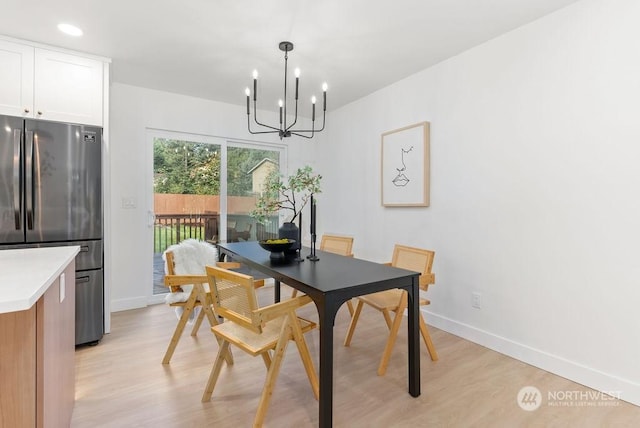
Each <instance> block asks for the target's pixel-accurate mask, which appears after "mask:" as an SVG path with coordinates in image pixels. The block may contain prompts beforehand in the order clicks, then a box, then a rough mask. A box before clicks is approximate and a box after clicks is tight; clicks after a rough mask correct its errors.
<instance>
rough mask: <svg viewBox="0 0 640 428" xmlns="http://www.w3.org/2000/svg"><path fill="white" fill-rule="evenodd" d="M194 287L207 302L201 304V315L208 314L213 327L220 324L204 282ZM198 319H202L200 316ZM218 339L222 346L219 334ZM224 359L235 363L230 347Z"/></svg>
mask: <svg viewBox="0 0 640 428" xmlns="http://www.w3.org/2000/svg"><path fill="white" fill-rule="evenodd" d="M194 287H196V288H194V289H195V290H196V292H197V293H198V299H199V300H200V302H205V303H202V305H201V306H202V307H201V309H200V315H201V316H203V317H204V316H205V315H206V317H207V320H209V325H210V326H211V327H213V326H216V325H218V324H220V322H219V321H218V317H217V316H216V313H215V312H214V310H213V302H212V301H211V297H210V296H209V295H207V293H206V292H205V291H204V288H203V287H202V284H196V285H195V286H194ZM198 320H200V316H198ZM200 322H202V321H200ZM194 328H195V327H194ZM216 341H217V342H218V346H222V339H220V338H219V337H218V336H216ZM224 359H225V360H226V361H227V364H228V365H230V366H231V365H233V354H232V353H231V348H229V350H228V351H227V354H226V355H225V356H224Z"/></svg>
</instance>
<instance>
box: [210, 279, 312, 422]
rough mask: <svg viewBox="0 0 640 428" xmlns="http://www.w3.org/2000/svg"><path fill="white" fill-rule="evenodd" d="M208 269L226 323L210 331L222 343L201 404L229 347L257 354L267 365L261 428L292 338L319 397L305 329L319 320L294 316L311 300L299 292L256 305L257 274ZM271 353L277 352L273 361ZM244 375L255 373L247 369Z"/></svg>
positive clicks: (259, 414)
mask: <svg viewBox="0 0 640 428" xmlns="http://www.w3.org/2000/svg"><path fill="white" fill-rule="evenodd" d="M206 270H207V276H208V279H209V286H210V288H211V291H212V294H213V307H214V309H215V311H216V313H218V314H219V315H221V316H222V317H223V318H224V319H225V322H223V323H221V324H218V325H215V326H213V327H211V331H212V332H213V334H215V335H216V337H217V338H218V339H219V340H221V341H222V345H221V346H220V349H219V351H218V355H217V356H216V359H215V362H214V364H213V367H212V369H211V374H210V375H209V380H208V381H207V385H206V387H205V390H204V393H203V394H202V402H207V401H210V400H211V395H212V394H213V390H214V388H215V386H216V383H217V381H218V378H219V377H220V371H221V369H222V364H223V361H224V358H225V357H226V356H227V354H228V351H229V347H230V345H234V346H236V347H238V348H240V349H242V350H243V351H245V352H246V353H248V354H249V355H252V356H254V357H256V356H258V355H259V356H261V357H262V359H263V361H264V364H265V366H266V367H267V377H266V380H265V382H264V387H263V389H262V395H261V397H260V402H259V404H258V410H257V412H256V416H255V419H254V422H253V426H254V427H261V426H262V423H263V422H264V418H265V416H266V412H267V408H268V407H269V401H270V400H271V395H272V394H273V389H274V387H275V383H276V379H277V377H278V373H279V371H280V366H281V364H282V360H283V358H284V355H285V352H286V349H287V345H288V344H289V341H290V340H293V341H294V342H295V343H296V346H297V348H298V353H299V354H300V357H301V359H302V364H303V365H304V368H305V371H306V374H307V377H308V378H309V382H310V383H311V389H312V390H313V394H314V395H315V398H316V400H317V399H318V397H319V385H318V377H317V374H316V371H315V368H314V366H313V361H312V359H311V355H310V354H309V348H308V347H307V343H306V341H305V339H304V333H306V332H308V331H310V330H312V329H314V328H316V324H315V323H313V322H311V321H308V320H305V319H302V318H299V317H298V316H297V315H296V310H297V309H298V308H300V307H301V306H303V305H306V304H307V303H309V302H311V298H310V297H309V296H299V297H296V298H293V299H289V300H285V301H282V302H279V303H275V304H272V305H269V306H265V307H258V303H257V299H256V292H255V288H254V287H253V283H254V281H253V277H251V276H248V275H244V274H241V273H237V272H233V271H229V270H226V269H220V268H217V267H213V266H207V268H206ZM270 351H273V359H272V356H271V354H270ZM246 375H247V376H252V375H251V374H249V373H246Z"/></svg>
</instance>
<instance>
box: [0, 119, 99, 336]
mask: <svg viewBox="0 0 640 428" xmlns="http://www.w3.org/2000/svg"><path fill="white" fill-rule="evenodd" d="M101 146H102V128H97V127H94V126H84V125H73V124H66V123H58V122H46V121H42V120H29V119H26V120H25V119H22V118H18V117H9V116H0V250H1V249H8V248H27V247H45V246H61V245H79V246H80V253H79V254H78V256H77V257H76V345H79V344H85V343H91V344H95V343H98V341H99V340H100V339H101V338H102V336H103V334H104V286H103V245H102V181H101V180H102V179H101V177H102V161H101V153H102V147H101ZM16 286H19V284H16Z"/></svg>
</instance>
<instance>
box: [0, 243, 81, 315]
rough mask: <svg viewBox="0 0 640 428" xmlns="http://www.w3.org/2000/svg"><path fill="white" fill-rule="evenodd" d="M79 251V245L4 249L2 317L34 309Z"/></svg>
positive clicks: (0, 278)
mask: <svg viewBox="0 0 640 428" xmlns="http://www.w3.org/2000/svg"><path fill="white" fill-rule="evenodd" d="M78 252H80V247H78V246H71V247H47V248H28V249H21V250H0V314H3V313H7V312H16V311H24V310H27V309H29V308H30V307H31V306H33V305H34V304H35V303H36V302H37V301H38V299H39V298H40V297H41V296H42V295H43V294H44V293H45V292H46V291H47V289H48V288H49V286H50V285H51V284H53V282H54V281H55V280H56V279H57V278H58V276H60V274H61V273H62V272H63V271H64V269H65V268H66V267H67V265H68V264H69V263H71V261H72V260H73V259H74V258H75V256H76V254H78ZM73 283H75V278H74V279H73Z"/></svg>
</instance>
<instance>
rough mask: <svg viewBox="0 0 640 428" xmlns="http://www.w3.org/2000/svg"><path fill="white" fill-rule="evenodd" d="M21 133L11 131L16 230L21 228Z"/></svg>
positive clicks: (16, 130)
mask: <svg viewBox="0 0 640 428" xmlns="http://www.w3.org/2000/svg"><path fill="white" fill-rule="evenodd" d="M21 139H22V132H21V130H20V129H14V130H13V210H14V211H13V212H14V217H15V223H16V230H20V229H21V228H22V215H21V214H22V213H21V209H22V207H21V202H22V200H21V198H22V193H21V192H20V161H21V160H22V146H21V145H20V140H21Z"/></svg>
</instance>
